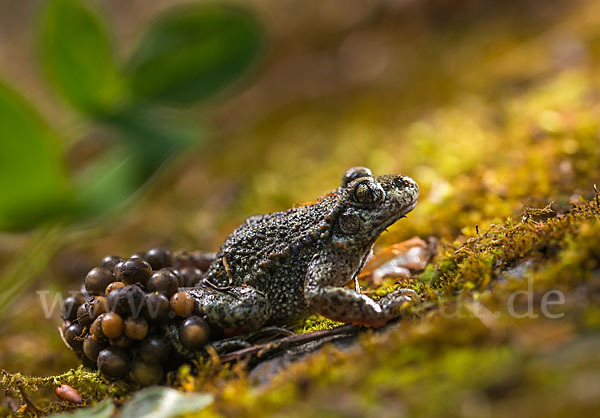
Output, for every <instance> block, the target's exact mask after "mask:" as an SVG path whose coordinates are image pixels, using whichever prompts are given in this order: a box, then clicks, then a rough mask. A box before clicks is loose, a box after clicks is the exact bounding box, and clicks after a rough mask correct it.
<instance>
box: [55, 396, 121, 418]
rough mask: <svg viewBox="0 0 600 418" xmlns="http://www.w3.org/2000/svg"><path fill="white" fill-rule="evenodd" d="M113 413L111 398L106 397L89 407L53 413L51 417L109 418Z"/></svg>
mask: <svg viewBox="0 0 600 418" xmlns="http://www.w3.org/2000/svg"><path fill="white" fill-rule="evenodd" d="M114 413H115V405H114V404H113V401H112V399H106V400H104V401H102V402H100V403H99V404H97V405H95V406H92V407H91V408H85V409H79V410H77V411H75V412H66V413H64V414H57V415H53V416H52V417H53V418H59V417H60V418H110V417H112V416H113V415H114Z"/></svg>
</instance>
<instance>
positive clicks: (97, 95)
mask: <svg viewBox="0 0 600 418" xmlns="http://www.w3.org/2000/svg"><path fill="white" fill-rule="evenodd" d="M38 34H39V41H38V44H39V52H40V54H41V62H42V67H43V70H44V72H45V74H46V76H47V77H48V79H49V80H50V82H51V83H52V85H53V86H54V87H55V88H56V90H57V91H58V92H59V93H60V94H61V95H62V96H64V98H65V99H67V101H68V102H70V103H71V105H73V106H74V107H75V108H76V109H78V110H80V111H81V112H83V113H86V114H92V115H95V114H98V113H104V112H105V111H106V110H107V109H109V110H110V109H111V108H113V107H114V105H115V102H116V101H117V100H118V99H119V98H121V97H122V89H121V84H122V83H121V81H120V76H119V73H118V70H117V67H116V64H115V61H114V58H113V51H112V49H111V46H110V42H109V39H108V35H107V33H106V29H105V27H104V25H103V22H102V19H101V18H100V16H99V15H98V14H97V13H96V12H95V11H94V10H92V9H90V8H89V7H87V6H86V5H85V4H84V3H83V2H82V1H79V0H49V1H48V2H47V6H46V9H45V11H44V13H43V15H42V18H41V21H40V28H39V30H38Z"/></svg>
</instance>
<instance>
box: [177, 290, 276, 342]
mask: <svg viewBox="0 0 600 418" xmlns="http://www.w3.org/2000/svg"><path fill="white" fill-rule="evenodd" d="M183 290H185V291H186V292H187V293H189V294H191V295H192V296H193V297H194V299H195V301H196V311H197V312H200V313H201V314H204V315H206V316H207V317H208V321H209V322H210V323H212V324H215V325H218V326H219V327H221V328H223V329H229V330H239V331H245V332H250V331H255V330H257V329H259V328H260V327H261V326H262V325H263V324H264V323H265V322H266V321H267V320H268V319H269V317H270V316H271V305H270V304H269V301H268V300H267V298H266V297H265V295H264V294H263V293H262V292H260V291H258V290H256V289H254V288H253V287H251V286H244V287H231V288H229V289H226V290H219V289H215V288H212V287H207V286H201V287H194V288H185V289H183Z"/></svg>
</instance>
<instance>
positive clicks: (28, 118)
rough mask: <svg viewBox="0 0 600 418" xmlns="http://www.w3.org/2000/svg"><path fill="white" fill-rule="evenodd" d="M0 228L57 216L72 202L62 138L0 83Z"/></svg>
mask: <svg viewBox="0 0 600 418" xmlns="http://www.w3.org/2000/svg"><path fill="white" fill-rule="evenodd" d="M0 190H1V192H0V229H1V230H7V229H17V228H18V229H21V228H29V227H32V226H35V225H36V224H37V223H39V222H43V221H46V220H49V219H51V218H55V217H56V216H58V215H60V214H61V213H62V212H63V211H64V210H65V209H66V208H67V207H68V206H69V204H70V200H69V199H70V195H69V191H70V189H69V182H68V178H67V173H66V170H65V167H64V161H63V158H62V155H61V149H60V143H59V141H58V139H57V137H56V136H55V135H54V134H53V132H52V131H51V130H50V128H49V127H48V126H47V125H46V124H45V123H44V121H43V120H42V119H41V118H40V116H39V115H38V114H37V113H36V112H35V111H34V109H33V108H32V107H31V106H30V105H29V104H28V103H27V102H26V101H25V100H24V99H23V98H22V97H20V96H19V95H18V94H17V93H16V92H15V91H13V90H11V89H10V88H9V87H8V86H6V85H5V84H3V83H2V82H0Z"/></svg>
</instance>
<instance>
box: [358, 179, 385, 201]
mask: <svg viewBox="0 0 600 418" xmlns="http://www.w3.org/2000/svg"><path fill="white" fill-rule="evenodd" d="M353 197H354V200H355V201H356V202H358V203H363V204H364V203H374V202H376V201H377V199H379V193H378V191H377V190H374V189H373V188H372V187H371V185H370V184H369V183H368V182H364V183H359V184H358V185H357V186H356V189H354V194H353Z"/></svg>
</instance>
